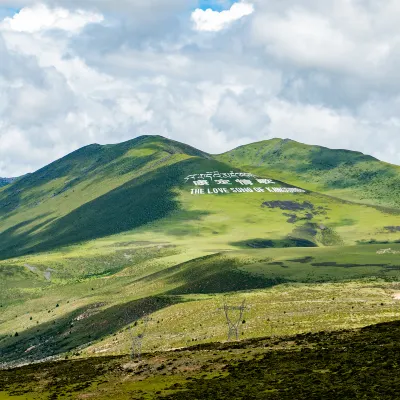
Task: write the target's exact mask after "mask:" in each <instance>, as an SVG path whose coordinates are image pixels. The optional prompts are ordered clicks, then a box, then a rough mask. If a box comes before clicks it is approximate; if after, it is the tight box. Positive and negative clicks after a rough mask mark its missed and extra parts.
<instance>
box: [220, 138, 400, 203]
mask: <svg viewBox="0 0 400 400" xmlns="http://www.w3.org/2000/svg"><path fill="white" fill-rule="evenodd" d="M216 158H217V159H218V160H220V161H222V162H226V163H228V164H230V165H233V166H235V167H238V168H246V169H248V170H251V171H255V172H256V173H260V174H262V173H265V172H268V173H269V174H270V175H272V176H274V177H275V178H276V179H281V180H284V181H286V182H288V183H291V184H294V185H299V184H301V185H303V187H305V188H307V189H309V190H313V191H317V192H320V193H325V194H328V195H331V196H335V197H338V198H342V199H346V200H351V201H356V202H360V203H366V204H375V205H382V206H386V207H400V167H399V166H397V165H392V164H388V163H385V162H382V161H379V160H377V159H376V158H374V157H372V156H369V155H365V154H362V153H359V152H354V151H349V150H332V149H328V148H326V147H321V146H309V145H305V144H302V143H298V142H296V141H294V140H290V139H272V140H266V141H263V142H258V143H252V144H249V145H246V146H241V147H239V148H236V149H234V150H232V151H228V152H227V153H224V154H222V155H219V156H217V157H216Z"/></svg>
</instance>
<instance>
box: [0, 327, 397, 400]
mask: <svg viewBox="0 0 400 400" xmlns="http://www.w3.org/2000/svg"><path fill="white" fill-rule="evenodd" d="M399 334H400V324H399V322H398V321H396V322H390V323H384V324H379V325H375V326H369V327H366V328H364V329H357V330H347V331H340V332H331V333H325V332H319V333H316V334H299V335H293V336H289V337H264V338H259V339H253V340H244V341H241V342H237V343H224V344H223V343H210V344H206V345H198V346H194V347H190V348H187V349H181V350H177V351H172V352H158V353H153V354H146V355H144V358H143V360H142V361H141V362H132V361H130V360H129V359H128V357H126V356H119V357H118V356H114V357H110V356H109V357H104V356H103V357H96V358H92V359H86V360H84V359H80V360H63V361H58V362H46V363H43V364H41V365H40V368H38V366H37V365H30V366H24V367H21V368H16V369H11V370H4V371H1V370H0V399H1V400H6V399H7V400H8V399H28V400H30V399H36V400H45V399H46V400H47V399H54V400H56V399H63V398H69V399H87V398H89V399H92V398H93V399H99V400H102V399H104V400H105V399H110V398H113V399H118V400H125V399H126V400H128V399H169V400H184V399H204V400H207V399H221V400H222V399H263V400H264V399H265V400H269V399H270V400H278V399H279V400H280V399H290V400H291V399H299V400H300V399H349V400H350V399H360V400H361V399H398V394H399V392H400V381H399V374H398V365H399V363H400V353H399V350H400V342H399Z"/></svg>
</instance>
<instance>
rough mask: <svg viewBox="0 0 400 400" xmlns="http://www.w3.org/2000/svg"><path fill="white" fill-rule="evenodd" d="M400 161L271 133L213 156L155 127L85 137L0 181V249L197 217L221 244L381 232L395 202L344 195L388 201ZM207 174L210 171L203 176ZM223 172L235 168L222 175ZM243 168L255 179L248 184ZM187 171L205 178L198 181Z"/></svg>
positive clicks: (191, 224) (315, 240) (190, 232)
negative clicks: (88, 140)
mask: <svg viewBox="0 0 400 400" xmlns="http://www.w3.org/2000/svg"><path fill="white" fill-rule="evenodd" d="M399 171H400V169H399V167H395V166H391V165H388V164H385V163H382V162H379V161H377V160H375V159H374V158H372V157H370V156H365V155H363V154H361V153H355V152H349V151H343V150H328V149H324V148H321V147H312V146H306V145H302V144H299V143H296V142H293V141H282V140H277V139H274V140H271V141H267V142H261V143H256V144H252V145H248V146H244V147H241V148H238V149H235V150H233V151H232V152H228V153H225V154H223V155H219V156H212V155H210V154H207V153H205V152H202V151H200V150H197V149H194V148H193V147H190V146H187V145H185V144H182V143H178V142H175V141H172V140H168V139H165V138H163V137H161V136H142V137H139V138H136V139H133V140H130V141H127V142H124V143H120V144H115V145H105V146H101V145H98V144H93V145H90V146H86V147H83V148H81V149H79V150H77V151H75V152H73V153H71V154H69V155H67V156H66V157H64V158H62V159H60V160H57V161H55V162H53V163H52V164H50V165H48V166H46V167H44V168H42V169H40V170H38V171H36V172H34V173H32V174H29V175H26V176H24V177H22V178H20V179H19V180H17V181H16V182H14V183H13V184H11V185H7V186H6V187H4V188H2V189H1V190H0V227H1V231H0V256H1V257H2V258H7V257H11V256H16V255H22V254H28V253H32V252H37V251H45V250H50V249H54V248H57V247H60V246H64V245H70V244H74V243H79V242H82V241H87V240H93V239H97V238H101V237H106V236H109V235H114V234H119V233H123V232H129V231H133V230H137V229H142V230H143V229H151V228H150V227H151V224H154V223H157V224H158V225H157V229H158V230H159V231H160V232H163V234H165V235H167V236H168V238H169V239H171V240H172V238H176V237H177V236H178V237H179V236H182V235H183V236H186V237H187V238H189V237H190V236H192V239H193V240H194V241H196V240H199V233H200V230H199V229H200V227H201V229H203V231H202V234H203V235H204V236H207V237H209V240H210V241H211V242H216V241H217V242H219V243H220V245H221V246H222V247H227V246H228V248H229V247H230V246H232V243H233V245H234V246H239V247H240V246H255V247H260V246H261V247H265V246H272V245H273V246H291V245H307V246H318V245H339V244H353V243H355V242H357V241H371V240H381V241H388V240H390V238H393V239H395V235H396V232H397V227H398V226H400V218H399V213H397V212H396V210H386V209H380V208H376V207H367V206H365V205H358V204H355V203H351V202H344V201H343V200H342V199H347V200H356V201H358V202H361V201H362V200H364V199H363V198H362V197H361V193H364V197H368V196H369V197H368V198H367V199H366V200H367V202H368V203H375V204H382V205H385V206H391V207H395V206H397V204H398V201H399V199H398V198H397V196H396V195H395V194H396V193H397V190H398V188H397V186H396V187H395V186H394V185H395V183H396V182H398V180H399V179H400V178H399V177H400V173H399ZM210 172H213V173H214V175H215V176H214V177H213V176H211V175H210V174H208V175H207V176H203V177H201V174H203V175H204V174H206V173H210ZM216 172H218V173H219V174H216ZM229 173H230V174H231V175H232V174H235V173H236V175H235V176H234V178H233V179H231V180H229V179H228V180H227V179H226V176H228V177H229ZM250 173H254V174H255V175H256V177H255V176H253V177H252V178H251V179H252V180H251V179H250V182H248V184H246V181H248V180H249V179H247V180H246V177H247V178H248V177H249V174H250ZM378 173H379V176H382V178H379V179H378V178H377V174H378ZM193 174H200V175H199V177H200V178H204V179H205V181H206V182H197V181H196V182H197V183H200V184H204V185H205V186H196V184H195V178H193ZM221 174H222V175H221ZM224 176H225V183H224V179H222V178H223V177H224ZM232 176H233V175H232ZM250 176H251V175H250ZM188 177H189V178H188ZM221 177H222V178H221ZM238 177H239V178H240V177H242V179H238ZM367 177H369V178H367ZM385 177H386V178H385ZM186 178H188V179H186ZM256 178H261V179H263V180H261V181H260V182H263V183H261V184H260V183H258V181H257V180H256ZM204 179H200V181H201V180H203V181H204ZM243 179H244V180H243ZM385 179H386V180H385ZM207 180H208V181H207ZM268 180H271V181H272V180H273V182H274V183H271V184H268V183H266V182H268ZM217 182H218V184H217ZM367 182H369V183H367ZM383 182H387V187H386V189H387V190H386V192H384V190H383V189H384V186H383ZM351 183H353V185H354V186H351ZM246 186H247V189H246V188H245V187H246ZM234 187H235V188H234ZM252 187H256V189H254V190H253V189H252ZM258 187H259V188H258ZM275 187H277V188H278V189H277V190H280V192H274V190H275V189H274V188H275ZM367 187H369V188H370V189H369V190H367V189H366V188H367ZM392 187H393V189H388V188H392ZM279 188H280V189H279ZM282 188H283V189H282ZM301 188H303V189H306V191H304V190H301ZM244 189H246V190H248V191H247V192H243V190H244ZM256 190H259V191H258V192H257V191H256ZM293 190H294V191H295V192H293ZM363 190H365V191H364V192H363ZM210 191H211V192H210ZM282 191H284V192H283V193H282ZM285 191H286V192H285ZM296 191H297V192H296ZM202 192H204V193H205V194H201V193H202ZM209 192H210V193H212V194H209ZM214 192H215V193H214ZM318 192H319V193H318ZM321 193H322V194H321ZM326 194H329V195H330V196H331V197H327V196H325V195H326ZM334 194H337V197H338V198H334V197H332V195H334ZM378 194H380V195H381V197H379V196H378ZM213 215H215V216H217V215H218V218H215V217H212V216H213ZM172 221H175V222H174V224H175V227H174V228H172V225H173V223H172ZM263 224H267V225H266V227H265V228H264V227H262V226H263ZM146 227H147V228H146ZM239 232H240V233H239ZM211 238H212V239H211ZM217 238H218V239H217ZM203 241H204V238H203Z"/></svg>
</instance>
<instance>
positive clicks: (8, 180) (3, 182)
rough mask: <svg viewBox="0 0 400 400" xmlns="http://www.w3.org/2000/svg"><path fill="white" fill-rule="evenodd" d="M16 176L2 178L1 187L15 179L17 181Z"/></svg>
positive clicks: (0, 180)
mask: <svg viewBox="0 0 400 400" xmlns="http://www.w3.org/2000/svg"><path fill="white" fill-rule="evenodd" d="M15 179H16V178H0V187H3V186H6V185H9V184H10V183H12V182H13V181H15Z"/></svg>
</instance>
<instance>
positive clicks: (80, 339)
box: [0, 296, 183, 364]
mask: <svg viewBox="0 0 400 400" xmlns="http://www.w3.org/2000/svg"><path fill="white" fill-rule="evenodd" d="M182 301H183V300H182V299H180V298H179V297H168V296H160V297H147V298H143V299H139V300H134V301H131V302H129V303H125V304H120V305H115V306H112V307H109V308H106V309H102V308H101V307H103V306H104V303H95V304H91V305H88V306H86V307H82V308H79V309H77V310H75V311H73V312H71V313H69V314H67V315H65V316H63V317H61V318H58V319H55V320H53V321H48V322H46V323H42V324H38V325H36V326H34V327H32V328H29V329H27V330H25V331H23V332H19V333H18V336H15V337H12V338H10V337H8V338H6V337H3V338H2V339H1V340H0V360H1V362H2V363H4V364H6V363H11V362H26V361H27V362H32V361H35V360H41V359H44V358H47V357H51V356H56V355H58V354H62V353H65V352H70V351H74V350H77V349H79V348H80V347H82V346H83V347H84V346H87V345H89V344H90V343H92V342H95V341H98V340H100V339H102V338H104V337H105V336H107V335H110V334H113V333H115V332H117V331H118V330H120V329H121V328H123V327H125V326H127V325H129V324H131V323H133V322H135V321H137V320H139V319H140V318H141V317H143V315H148V314H152V313H154V312H156V311H158V310H160V309H162V308H166V307H169V306H171V305H173V304H177V303H179V302H182Z"/></svg>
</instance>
